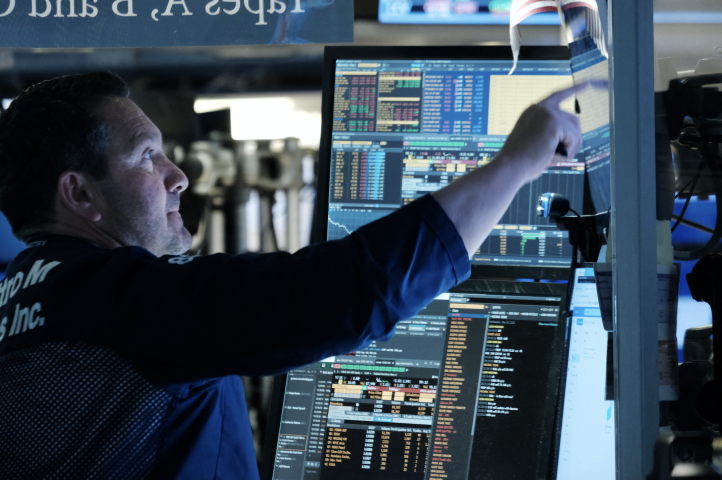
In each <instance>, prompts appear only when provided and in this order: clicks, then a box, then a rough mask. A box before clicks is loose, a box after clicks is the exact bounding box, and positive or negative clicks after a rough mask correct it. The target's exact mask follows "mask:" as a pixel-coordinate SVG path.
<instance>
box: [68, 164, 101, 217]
mask: <svg viewBox="0 0 722 480" xmlns="http://www.w3.org/2000/svg"><path fill="white" fill-rule="evenodd" d="M58 200H59V201H60V206H61V207H62V208H64V209H65V210H66V211H68V212H69V213H73V214H75V215H77V216H79V217H81V218H84V219H85V220H88V221H91V222H97V221H98V220H100V218H101V214H100V211H99V210H98V208H97V206H96V203H97V201H98V200H99V198H98V189H97V187H96V183H95V181H94V180H92V179H91V178H90V177H89V176H88V175H85V174H83V173H80V172H73V171H67V172H63V174H62V175H60V179H59V180H58Z"/></svg>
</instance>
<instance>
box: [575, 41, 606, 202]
mask: <svg viewBox="0 0 722 480" xmlns="http://www.w3.org/2000/svg"><path fill="white" fill-rule="evenodd" d="M570 48H571V50H572V71H573V72H574V74H573V76H574V83H575V84H577V85H579V84H581V83H583V82H585V81H586V80H589V79H593V80H608V79H609V62H608V61H607V59H606V58H604V57H603V56H602V54H601V53H600V52H599V50H597V47H596V46H595V45H594V42H593V41H592V40H591V38H590V37H584V38H582V39H580V40H577V41H575V42H574V43H572V44H571V45H570ZM578 101H579V111H580V113H579V121H580V123H581V124H582V139H583V142H584V148H583V150H582V157H581V158H583V159H584V161H585V163H586V165H587V174H588V175H589V190H590V193H591V196H592V201H593V203H594V208H595V210H596V212H597V213H601V212H606V211H607V210H608V209H609V208H610V207H611V205H612V203H611V202H612V200H611V196H610V192H611V168H612V167H611V156H610V151H611V147H610V138H609V92H608V91H607V90H604V89H598V88H588V89H586V90H584V91H582V92H580V93H579V96H578Z"/></svg>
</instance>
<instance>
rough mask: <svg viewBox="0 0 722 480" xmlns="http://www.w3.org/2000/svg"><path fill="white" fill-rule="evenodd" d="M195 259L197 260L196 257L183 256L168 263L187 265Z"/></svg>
mask: <svg viewBox="0 0 722 480" xmlns="http://www.w3.org/2000/svg"><path fill="white" fill-rule="evenodd" d="M193 258H195V257H189V256H187V255H181V256H180V257H173V258H171V259H170V260H168V263H172V264H173V265H185V264H186V263H190V262H192V261H193Z"/></svg>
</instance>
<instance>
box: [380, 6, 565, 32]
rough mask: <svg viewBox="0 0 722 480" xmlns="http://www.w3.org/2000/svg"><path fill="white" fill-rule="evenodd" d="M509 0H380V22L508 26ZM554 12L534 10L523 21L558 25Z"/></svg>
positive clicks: (534, 23) (525, 23) (526, 23)
mask: <svg viewBox="0 0 722 480" xmlns="http://www.w3.org/2000/svg"><path fill="white" fill-rule="evenodd" d="M510 10H511V0H379V22H381V23H411V24H438V25H464V24H466V25H506V26H509V12H510ZM559 23H560V20H559V15H558V14H557V13H537V14H536V15H532V16H530V17H527V18H526V19H525V20H524V21H522V22H521V24H522V25H559Z"/></svg>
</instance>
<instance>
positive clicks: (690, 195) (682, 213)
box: [672, 163, 704, 232]
mask: <svg viewBox="0 0 722 480" xmlns="http://www.w3.org/2000/svg"><path fill="white" fill-rule="evenodd" d="M703 168H704V163H702V164H701V165H700V167H699V170H697V175H695V177H694V179H693V181H692V186H691V187H690V188H689V196H688V197H687V200H686V201H685V202H684V207H682V211H681V212H679V215H677V221H676V222H674V225H672V232H674V231H675V230H676V229H677V227H678V226H679V224H680V222H681V221H682V219H683V218H684V214H685V212H686V211H687V207H688V206H689V201H690V200H692V196H693V195H694V187H696V186H697V180H698V179H699V176H700V174H701V173H702V169H703ZM682 191H683V190H682ZM682 191H680V193H682Z"/></svg>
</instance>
